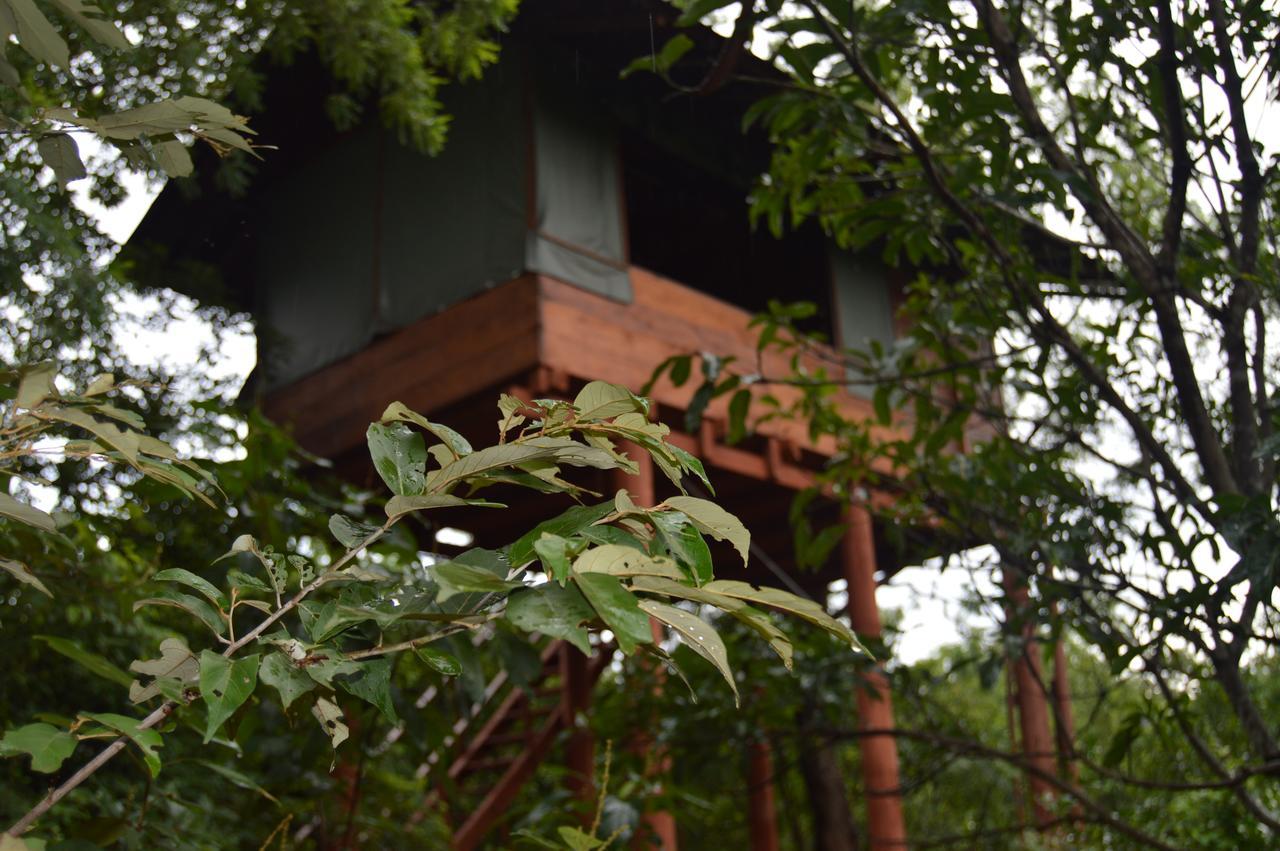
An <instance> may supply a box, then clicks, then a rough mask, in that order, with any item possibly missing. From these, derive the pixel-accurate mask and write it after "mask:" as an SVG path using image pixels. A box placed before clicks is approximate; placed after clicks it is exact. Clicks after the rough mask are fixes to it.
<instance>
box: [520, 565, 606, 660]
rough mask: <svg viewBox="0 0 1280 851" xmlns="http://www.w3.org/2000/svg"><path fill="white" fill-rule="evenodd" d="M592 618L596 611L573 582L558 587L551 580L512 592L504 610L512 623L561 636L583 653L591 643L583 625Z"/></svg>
mask: <svg viewBox="0 0 1280 851" xmlns="http://www.w3.org/2000/svg"><path fill="white" fill-rule="evenodd" d="M595 617H596V613H595V611H594V610H593V609H592V608H591V606H590V605H589V604H588V603H587V601H586V599H585V598H584V597H583V596H582V592H581V591H579V590H578V589H577V588H576V587H575V586H574V585H572V584H570V585H567V586H565V587H561V586H559V585H557V584H555V583H554V582H547V583H544V584H542V585H539V586H537V587H535V588H530V589H529V590H527V591H520V592H517V593H515V594H512V595H511V599H510V600H509V601H508V603H507V611H506V618H507V620H508V621H510V622H511V624H512V625H513V626H515V627H517V628H519V629H522V630H524V631H525V632H538V633H542V634H543V635H548V636H551V637H552V638H562V639H564V640H565V641H568V642H569V643H570V644H572V645H573V646H574V647H577V648H578V649H579V650H581V651H582V652H583V653H590V652H591V642H590V641H589V640H588V633H587V630H586V629H585V628H584V627H583V626H582V624H584V623H587V622H589V621H592V620H595Z"/></svg>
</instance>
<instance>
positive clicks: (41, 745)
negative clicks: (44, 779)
mask: <svg viewBox="0 0 1280 851" xmlns="http://www.w3.org/2000/svg"><path fill="white" fill-rule="evenodd" d="M75 749H76V737H75V736H73V735H71V734H70V733H68V732H67V731H66V730H59V729H58V728H57V727H55V726H53V725H52V724H44V723H38V724H28V725H26V726H25V727H19V728H17V729H16V730H9V731H8V732H6V733H5V734H4V737H3V738H0V756H17V755H18V754H27V755H28V756H30V757H31V770H32V771H39V772H41V773H43V774H49V773H51V772H54V771H57V770H58V769H59V768H60V767H61V766H62V763H63V760H65V759H66V758H67V757H69V756H71V753H72V751H74V750H75Z"/></svg>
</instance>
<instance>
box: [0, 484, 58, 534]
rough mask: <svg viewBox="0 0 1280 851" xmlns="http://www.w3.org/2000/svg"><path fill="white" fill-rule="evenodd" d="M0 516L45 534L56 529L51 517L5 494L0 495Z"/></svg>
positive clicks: (45, 512)
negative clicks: (42, 531) (33, 527)
mask: <svg viewBox="0 0 1280 851" xmlns="http://www.w3.org/2000/svg"><path fill="white" fill-rule="evenodd" d="M0 515H3V516H5V517H9V518H12V519H13V520H17V521H18V522H19V523H26V524H27V525H28V526H35V527H36V528H37V529H42V530H44V531H45V532H56V531H57V529H58V527H57V525H56V524H55V523H54V522H53V515H51V514H49V513H48V512H47V511H41V510H40V509H38V508H33V507H31V506H30V505H27V504H26V503H25V502H18V500H16V499H14V498H13V497H11V496H9V494H7V493H0Z"/></svg>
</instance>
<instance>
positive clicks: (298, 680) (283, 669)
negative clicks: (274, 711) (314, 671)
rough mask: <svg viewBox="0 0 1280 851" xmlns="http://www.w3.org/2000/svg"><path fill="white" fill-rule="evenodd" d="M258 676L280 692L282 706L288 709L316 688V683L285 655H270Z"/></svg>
mask: <svg viewBox="0 0 1280 851" xmlns="http://www.w3.org/2000/svg"><path fill="white" fill-rule="evenodd" d="M258 676H259V677H261V678H262V681H263V682H264V683H266V684H267V685H269V686H271V687H272V688H274V689H275V690H276V691H278V692H280V706H281V708H283V709H288V708H289V704H291V703H293V702H294V701H295V700H297V699H298V698H299V697H301V696H302V695H304V694H306V693H307V692H309V691H311V690H312V689H313V688H315V687H316V681H315V680H313V679H312V678H311V677H310V676H308V675H307V673H306V672H305V671H303V670H302V669H301V668H299V667H298V666H297V665H296V664H294V662H293V660H292V659H290V658H289V657H288V656H287V655H285V654H284V653H268V654H267V657H266V658H265V659H263V660H262V667H260V668H259V669H258Z"/></svg>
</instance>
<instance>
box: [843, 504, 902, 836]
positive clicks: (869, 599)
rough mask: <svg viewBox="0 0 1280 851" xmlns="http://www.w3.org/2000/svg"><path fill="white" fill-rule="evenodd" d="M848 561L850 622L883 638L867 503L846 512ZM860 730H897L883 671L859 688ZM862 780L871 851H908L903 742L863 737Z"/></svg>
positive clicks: (856, 628) (873, 672)
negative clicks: (900, 760) (900, 757)
mask: <svg viewBox="0 0 1280 851" xmlns="http://www.w3.org/2000/svg"><path fill="white" fill-rule="evenodd" d="M846 522H847V523H848V527H849V530H848V532H846V533H845V536H844V541H843V547H842V553H841V555H842V558H843V561H844V575H845V579H846V581H847V582H848V587H849V618H850V620H851V621H852V623H853V630H854V632H856V633H858V635H860V636H862V637H865V638H869V639H877V638H879V637H880V634H881V627H880V609H879V608H878V607H877V606H876V546H875V537H874V534H875V533H874V531H873V529H872V525H871V514H870V513H869V512H868V511H867V509H866V507H865V506H864V505H862V504H861V503H854V504H851V505H850V506H849V508H848V510H847V511H846ZM857 701H858V726H859V728H860V729H862V730H890V729H893V726H894V723H893V701H892V698H891V697H890V695H889V680H888V679H887V678H886V677H885V675H884V671H883V669H882V668H881V667H880V666H878V665H877V666H874V667H872V668H871V669H870V670H869V671H868V672H867V674H866V682H865V683H863V684H862V685H861V687H859V688H858V695H857ZM858 741H859V747H860V749H861V751H862V780H863V787H864V788H865V790H866V795H867V837H868V845H869V847H870V849H871V851H879V849H889V848H894V849H898V848H904V847H906V844H907V827H906V823H905V821H904V820H903V815H902V790H901V783H900V781H899V778H898V743H897V741H896V740H895V739H894V737H893V736H892V735H891V734H881V735H870V736H861V737H859V740H858Z"/></svg>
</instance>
